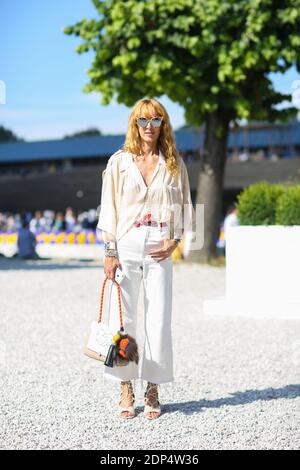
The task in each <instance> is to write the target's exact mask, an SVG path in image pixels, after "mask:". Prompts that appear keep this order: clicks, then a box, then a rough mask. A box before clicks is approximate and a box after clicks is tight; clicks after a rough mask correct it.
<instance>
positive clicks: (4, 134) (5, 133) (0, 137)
mask: <svg viewBox="0 0 300 470" xmlns="http://www.w3.org/2000/svg"><path fill="white" fill-rule="evenodd" d="M0 142H24V139H22V138H21V137H18V136H17V135H16V134H15V133H14V132H13V131H11V130H10V129H6V128H5V127H4V126H0Z"/></svg>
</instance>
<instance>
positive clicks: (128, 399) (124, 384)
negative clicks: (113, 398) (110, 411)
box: [119, 380, 136, 419]
mask: <svg viewBox="0 0 300 470" xmlns="http://www.w3.org/2000/svg"><path fill="white" fill-rule="evenodd" d="M120 397H121V398H120V401H119V416H120V418H123V419H124V418H125V419H130V418H134V417H135V416H136V413H135V410H134V407H133V404H134V399H135V394H134V392H133V388H132V383H131V382H130V380H128V381H121V394H120Z"/></svg>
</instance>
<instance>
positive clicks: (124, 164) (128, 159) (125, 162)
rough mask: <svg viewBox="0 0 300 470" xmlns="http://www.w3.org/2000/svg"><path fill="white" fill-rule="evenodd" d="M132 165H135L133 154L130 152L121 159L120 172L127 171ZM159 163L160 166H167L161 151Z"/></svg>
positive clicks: (125, 153)
mask: <svg viewBox="0 0 300 470" xmlns="http://www.w3.org/2000/svg"><path fill="white" fill-rule="evenodd" d="M132 163H134V160H133V156H132V154H131V153H130V152H124V153H123V154H122V157H121V163H120V171H124V170H126V169H127V168H128V167H129V166H130V165H131V164H132ZM158 163H159V165H166V160H165V157H164V154H163V153H162V151H161V150H160V149H159V153H158Z"/></svg>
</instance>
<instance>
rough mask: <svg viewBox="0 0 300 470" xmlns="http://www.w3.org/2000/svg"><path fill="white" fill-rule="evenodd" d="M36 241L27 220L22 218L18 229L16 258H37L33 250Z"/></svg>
mask: <svg viewBox="0 0 300 470" xmlns="http://www.w3.org/2000/svg"><path fill="white" fill-rule="evenodd" d="M36 243H37V242H36V239H35V235H34V233H32V232H31V230H30V228H29V223H28V221H26V220H23V222H22V227H21V228H19V230H18V242H17V246H18V258H22V259H35V258H38V257H39V256H38V254H37V253H36V251H35V247H36Z"/></svg>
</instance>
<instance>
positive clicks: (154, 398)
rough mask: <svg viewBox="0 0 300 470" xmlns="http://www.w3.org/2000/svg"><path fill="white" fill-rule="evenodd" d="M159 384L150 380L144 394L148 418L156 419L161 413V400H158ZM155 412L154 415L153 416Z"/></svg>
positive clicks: (145, 410)
mask: <svg viewBox="0 0 300 470" xmlns="http://www.w3.org/2000/svg"><path fill="white" fill-rule="evenodd" d="M157 385H158V384H154V383H152V382H148V384H147V388H146V391H145V395H144V402H145V408H144V416H145V417H146V418H147V419H156V418H158V417H159V416H160V415H161V408H160V402H159V400H158V391H157ZM153 413H154V416H153Z"/></svg>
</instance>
